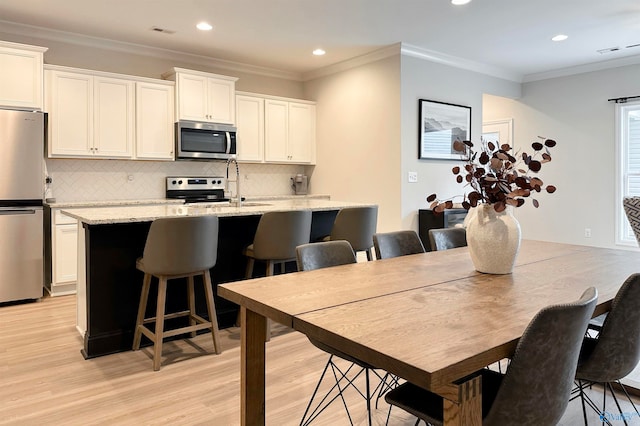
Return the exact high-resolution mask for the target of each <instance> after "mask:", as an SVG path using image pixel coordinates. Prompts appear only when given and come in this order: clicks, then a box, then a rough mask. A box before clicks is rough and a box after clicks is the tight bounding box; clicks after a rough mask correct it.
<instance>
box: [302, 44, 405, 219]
mask: <svg viewBox="0 0 640 426" xmlns="http://www.w3.org/2000/svg"><path fill="white" fill-rule="evenodd" d="M305 93H306V94H307V97H308V98H310V99H314V100H315V101H316V102H317V104H316V112H317V137H318V145H317V154H316V155H317V165H316V166H315V170H314V171H313V174H312V177H311V180H310V188H311V191H312V192H313V193H321V194H323V193H324V194H331V197H332V198H334V199H337V200H349V201H361V202H372V203H377V204H378V206H379V210H378V231H379V232H385V231H392V230H396V229H399V228H400V227H401V223H400V205H401V188H400V181H399V179H398V170H400V167H401V165H400V161H401V158H400V152H401V147H400V114H399V112H400V56H399V55H393V56H391V57H388V58H386V59H382V60H378V61H375V62H371V63H368V64H366V65H362V66H359V67H356V68H352V69H348V70H346V71H342V72H338V73H335V74H332V75H330V76H327V77H321V78H318V79H315V80H312V81H309V82H307V83H306V87H305Z"/></svg>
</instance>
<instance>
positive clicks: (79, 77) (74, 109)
mask: <svg viewBox="0 0 640 426" xmlns="http://www.w3.org/2000/svg"><path fill="white" fill-rule="evenodd" d="M45 76H46V85H47V111H48V112H49V126H48V127H49V141H48V150H49V157H57V156H60V157H86V156H91V155H92V151H93V144H92V143H93V142H92V141H93V125H92V123H93V80H92V77H91V76H89V75H85V74H75V73H69V72H62V71H46V73H45Z"/></svg>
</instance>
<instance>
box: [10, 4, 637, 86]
mask: <svg viewBox="0 0 640 426" xmlns="http://www.w3.org/2000/svg"><path fill="white" fill-rule="evenodd" d="M203 20H204V21H208V22H209V23H211V24H212V25H214V29H213V30H212V31H208V32H202V31H199V30H197V29H196V28H195V24H196V23H198V22H200V21H203ZM14 23H19V24H24V25H28V26H34V27H42V28H47V29H52V30H56V31H61V32H64V33H75V34H81V35H87V36H91V37H97V38H101V39H109V40H113V41H118V42H125V43H131V44H136V45H143V46H152V47H156V48H162V49H168V50H172V51H178V52H183V53H188V54H194V55H200V56H205V57H213V58H217V59H222V60H226V61H232V62H238V63H243V64H250V65H254V66H259V67H264V68H268V69H273V70H280V71H287V72H293V73H298V74H300V75H304V74H305V73H310V72H313V71H317V70H318V69H321V68H324V67H327V66H330V65H333V64H336V63H339V62H341V61H345V60H347V59H351V58H353V57H356V56H360V55H364V54H367V53H369V52H372V51H375V50H378V49H380V48H383V47H385V46H389V45H392V44H396V43H403V46H410V47H411V49H415V50H418V51H421V52H426V53H428V55H427V56H429V55H431V56H438V55H441V56H443V57H446V58H448V59H449V60H450V61H453V62H455V61H459V62H465V63H466V64H467V66H468V67H471V68H473V66H474V64H475V65H487V66H489V67H491V68H493V69H496V70H502V71H504V72H505V73H507V74H508V75H510V76H512V77H513V79H514V80H525V81H526V80H527V79H535V78H533V77H535V76H540V75H543V74H545V73H549V72H554V71H558V70H563V69H567V68H571V67H579V66H582V67H584V66H585V65H587V64H591V65H593V64H594V63H597V64H596V65H597V66H599V67H607V66H614V65H615V64H616V63H619V62H620V61H625V62H626V63H640V1H638V0H535V1H527V2H525V1H516V0H473V1H472V2H471V3H470V4H467V5H465V6H453V5H451V4H450V1H449V0H270V1H267V0H2V1H0V32H12V31H13V30H14V29H15V27H16V26H15V25H14ZM153 27H157V28H162V29H165V30H168V31H172V32H173V33H171V34H170V33H168V32H158V31H153V30H152V28H153ZM24 28H27V30H30V31H36V29H34V28H29V27H23V30H24ZM558 33H564V34H567V35H568V36H569V38H568V39H567V40H566V41H564V42H552V41H550V38H551V37H552V36H554V35H556V34H558ZM58 34H62V33H58ZM634 45H638V46H635V47H626V46H634ZM318 47H321V48H323V49H324V50H326V52H327V54H326V55H324V56H322V57H316V56H313V55H312V54H311V51H312V50H313V49H315V48H318ZM609 48H619V50H616V51H607V52H606V53H599V52H598V51H599V50H602V49H609ZM636 60H637V61H636ZM603 61H611V62H609V63H603Z"/></svg>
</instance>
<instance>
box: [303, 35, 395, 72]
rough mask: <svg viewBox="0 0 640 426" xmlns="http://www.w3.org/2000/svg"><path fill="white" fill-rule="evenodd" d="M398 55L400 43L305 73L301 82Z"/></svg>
mask: <svg viewBox="0 0 640 426" xmlns="http://www.w3.org/2000/svg"><path fill="white" fill-rule="evenodd" d="M398 54H400V43H396V44H392V45H390V46H386V47H383V48H381V49H377V50H374V51H372V52H369V53H365V54H364V55H360V56H356V57H355V58H351V59H347V60H345V61H342V62H338V63H336V64H333V65H328V66H326V67H323V68H319V69H316V70H313V71H308V72H305V73H303V74H302V81H309V80H314V79H316V78H320V77H325V76H328V75H331V74H335V73H337V72H341V71H346V70H348V69H351V68H356V67H359V66H362V65H365V64H368V63H370V62H375V61H379V60H381V59H385V58H388V57H391V56H393V55H398Z"/></svg>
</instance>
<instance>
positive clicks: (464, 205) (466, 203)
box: [462, 201, 471, 210]
mask: <svg viewBox="0 0 640 426" xmlns="http://www.w3.org/2000/svg"><path fill="white" fill-rule="evenodd" d="M462 208H463V209H465V210H469V209H470V208H471V204H469V202H468V201H463V202H462Z"/></svg>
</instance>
